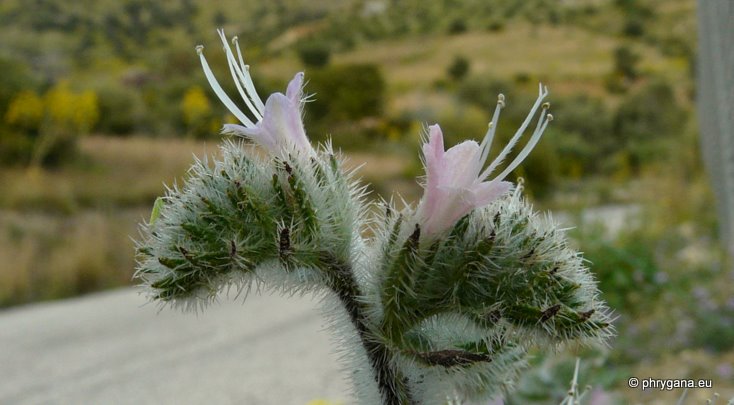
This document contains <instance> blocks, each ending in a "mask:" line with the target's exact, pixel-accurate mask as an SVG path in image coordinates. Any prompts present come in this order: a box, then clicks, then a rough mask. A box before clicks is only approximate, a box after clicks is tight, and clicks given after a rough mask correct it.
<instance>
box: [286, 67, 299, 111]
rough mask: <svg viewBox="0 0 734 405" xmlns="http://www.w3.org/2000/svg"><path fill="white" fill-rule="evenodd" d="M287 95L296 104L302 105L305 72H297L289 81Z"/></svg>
mask: <svg viewBox="0 0 734 405" xmlns="http://www.w3.org/2000/svg"><path fill="white" fill-rule="evenodd" d="M285 96H286V97H288V98H289V99H290V100H291V101H292V102H293V103H294V104H296V105H300V103H301V98H302V97H303V72H298V73H296V75H295V76H294V77H293V79H291V81H290V83H288V88H286V90H285Z"/></svg>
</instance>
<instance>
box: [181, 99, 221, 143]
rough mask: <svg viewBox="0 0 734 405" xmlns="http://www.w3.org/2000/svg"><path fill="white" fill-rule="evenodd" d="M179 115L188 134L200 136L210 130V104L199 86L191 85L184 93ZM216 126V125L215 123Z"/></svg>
mask: <svg viewBox="0 0 734 405" xmlns="http://www.w3.org/2000/svg"><path fill="white" fill-rule="evenodd" d="M180 108H181V115H182V118H183V122H184V124H185V125H186V128H187V130H188V132H189V134H191V135H193V136H194V137H197V138H201V137H205V136H208V135H210V134H211V133H212V132H214V133H216V130H215V131H211V129H212V125H211V123H212V119H213V116H212V106H211V103H210V102H209V99H208V98H207V97H206V94H205V93H204V90H203V89H202V88H201V87H199V86H192V87H190V88H189V89H188V90H186V93H184V96H183V99H182V100H181V106H180ZM217 126H218V125H217Z"/></svg>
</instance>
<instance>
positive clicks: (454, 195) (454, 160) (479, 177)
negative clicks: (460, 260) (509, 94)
mask: <svg viewBox="0 0 734 405" xmlns="http://www.w3.org/2000/svg"><path fill="white" fill-rule="evenodd" d="M547 95H548V91H547V90H546V89H545V88H544V87H543V86H542V85H541V86H540V91H539V95H538V99H537V100H536V101H535V105H533V108H532V109H531V110H530V113H529V114H528V116H527V118H525V121H524V122H523V124H522V125H521V126H520V128H519V129H518V130H517V132H516V133H515V135H514V136H513V137H512V139H510V142H509V143H508V144H507V146H505V148H504V149H503V150H502V152H500V154H499V155H498V156H497V158H496V159H495V160H494V161H492V163H491V164H490V165H489V167H487V168H486V169H485V170H484V171H482V169H483V168H484V165H485V163H486V161H487V157H488V156H489V149H490V146H491V145H492V138H493V137H494V133H495V130H496V128H497V120H498V119H499V115H500V110H501V109H502V107H504V96H502V95H500V96H499V100H498V103H497V108H496V109H495V112H494V116H493V117H492V122H490V124H489V129H488V130H487V133H486V134H485V136H484V140H483V141H482V144H481V145H479V144H477V143H476V142H475V141H464V142H462V143H460V144H458V145H456V146H454V147H452V148H450V149H449V150H447V151H444V145H443V133H442V132H441V128H440V127H439V126H438V125H432V126H431V127H429V132H428V141H427V142H426V143H424V144H423V158H424V162H425V167H426V182H425V186H424V188H425V192H424V194H423V197H422V198H421V201H420V203H419V205H418V209H417V212H416V215H417V220H418V223H419V224H420V226H421V233H422V234H423V235H425V236H427V237H430V236H432V235H436V234H439V233H441V232H442V231H444V230H446V229H449V228H451V227H452V226H453V225H454V224H455V223H456V221H458V220H459V219H460V218H461V217H463V216H464V215H466V214H468V213H469V212H471V211H472V210H474V209H476V208H480V207H484V206H486V205H488V204H490V203H491V202H492V201H494V200H496V199H498V198H499V197H501V196H502V195H503V194H505V193H506V192H507V191H509V190H510V189H511V188H512V183H510V182H507V181H503V180H504V178H505V177H506V176H507V175H508V174H509V173H510V172H511V171H512V170H514V169H515V168H516V167H517V166H518V165H520V163H522V161H523V160H524V159H525V158H526V157H527V155H528V154H529V153H530V151H531V150H532V149H533V147H535V144H537V143H538V140H539V139H540V136H541V135H542V134H543V131H544V130H545V128H546V126H547V125H548V122H549V121H551V120H552V119H553V116H552V115H550V114H546V111H547V109H548V107H549V105H548V103H545V104H542V102H543V99H544V98H545V97H546V96H547ZM541 105H542V113H541V114H540V118H539V119H538V123H537V125H536V127H535V131H534V132H533V135H532V136H531V138H530V140H529V141H528V143H527V144H526V145H525V147H524V148H523V149H522V151H520V153H519V154H518V155H517V157H515V159H514V160H513V161H512V162H511V163H510V164H509V165H508V166H507V168H506V169H505V170H504V171H503V172H502V173H500V174H499V175H497V176H495V177H494V178H492V179H488V177H489V175H490V174H491V173H492V172H493V171H494V170H495V169H496V168H497V166H499V165H500V164H501V163H502V161H503V160H504V159H505V157H507V155H508V154H509V153H510V151H511V150H512V147H513V146H514V145H515V144H516V143H517V141H518V140H519V139H520V137H521V136H522V134H523V132H525V129H527V127H528V125H529V124H530V121H531V120H532V118H533V116H534V115H535V113H536V112H537V110H538V108H540V107H541Z"/></svg>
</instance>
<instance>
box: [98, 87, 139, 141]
mask: <svg viewBox="0 0 734 405" xmlns="http://www.w3.org/2000/svg"><path fill="white" fill-rule="evenodd" d="M97 93H98V94H99V111H100V120H99V123H98V125H97V128H98V130H99V131H100V132H103V133H108V134H115V135H127V134H131V133H133V132H135V131H136V130H138V129H139V127H140V125H141V122H142V120H143V119H144V116H145V110H144V108H143V100H142V98H141V96H140V93H139V92H138V91H136V90H133V89H131V88H128V87H123V86H120V85H118V84H108V85H105V86H102V87H100V88H98V89H97Z"/></svg>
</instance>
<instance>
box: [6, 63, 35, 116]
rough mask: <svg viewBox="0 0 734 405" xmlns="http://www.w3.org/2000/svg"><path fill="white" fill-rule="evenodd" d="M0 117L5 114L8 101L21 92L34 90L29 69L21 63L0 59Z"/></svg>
mask: <svg viewBox="0 0 734 405" xmlns="http://www.w3.org/2000/svg"><path fill="white" fill-rule="evenodd" d="M0 72H2V74H0V116H2V115H3V114H5V112H6V110H7V108H8V105H9V104H10V101H11V100H12V99H13V97H15V95H16V94H18V93H19V92H21V91H23V90H34V89H35V87H36V86H35V84H36V80H35V78H34V77H33V75H32V73H31V69H30V67H28V66H27V65H26V64H24V63H23V62H21V61H18V60H14V59H6V58H2V57H0Z"/></svg>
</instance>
